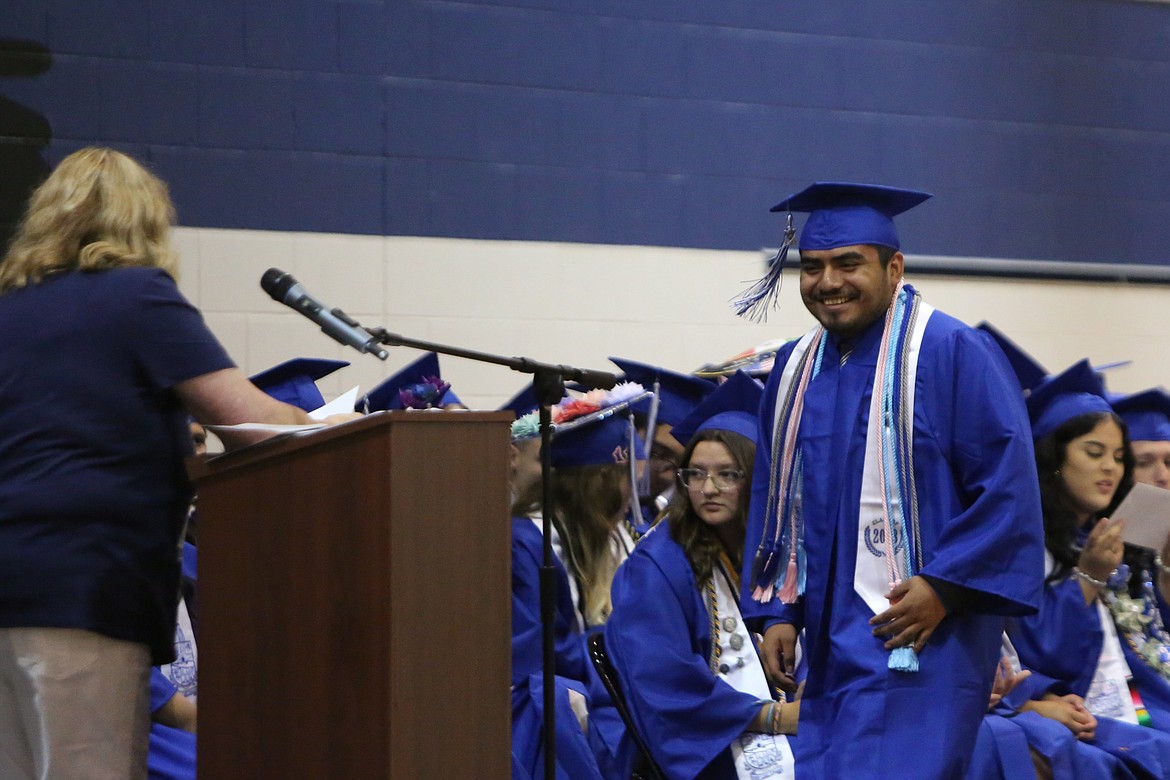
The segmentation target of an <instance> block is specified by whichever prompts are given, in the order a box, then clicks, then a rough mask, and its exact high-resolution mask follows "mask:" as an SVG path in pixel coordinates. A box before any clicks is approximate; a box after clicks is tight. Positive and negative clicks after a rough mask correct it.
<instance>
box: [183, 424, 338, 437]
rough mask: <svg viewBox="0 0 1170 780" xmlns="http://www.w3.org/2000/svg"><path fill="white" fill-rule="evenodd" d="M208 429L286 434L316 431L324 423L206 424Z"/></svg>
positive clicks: (213, 431)
mask: <svg viewBox="0 0 1170 780" xmlns="http://www.w3.org/2000/svg"><path fill="white" fill-rule="evenodd" d="M203 427H205V428H206V429H207V430H209V431H211V432H212V433H214V434H216V435H217V436H218V435H219V434H220V432H221V431H226V432H228V433H230V432H232V431H260V432H263V433H272V434H286V433H301V432H302V431H315V430H317V429H318V428H324V427H325V424H324V423H311V424H309V425H276V424H273V423H239V424H237V425H205V426H203Z"/></svg>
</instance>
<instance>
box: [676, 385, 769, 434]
mask: <svg viewBox="0 0 1170 780" xmlns="http://www.w3.org/2000/svg"><path fill="white" fill-rule="evenodd" d="M763 396H764V386H763V385H761V384H760V383H759V381H757V380H756V379H753V378H752V377H751V375H749V374H747V373H745V372H743V371H736V372H735V373H734V374H732V375H731V378H730V379H728V380H727V381H726V382H724V383H723V384H721V385H719V387H717V388H716V389H715V392H713V393H711V395H709V396H707V397H706V398H705V399H703V402H702V403H701V404H699V405H698V406H697V407H695V409H694V411H692V412H691V413H690V414H688V415H687V416H686V418H685V419H683V420H682V421H680V422H679V424H678V425H676V426H674V429H673V430H672V431H671V433H672V434H673V435H674V437H675V438H676V439H678V440H679V441H680V442H682V443H683V444H687V443H688V442H690V440H691V438H692V437H693V436H694V435H695V434H696V433H699V432H700V431H706V430H711V429H718V430H723V431H731V432H732V433H738V434H740V435H741V436H746V437H747V438H749V439H751V440H753V441H754V440H755V438H756V430H757V428H758V427H759V410H760V399H761V398H763Z"/></svg>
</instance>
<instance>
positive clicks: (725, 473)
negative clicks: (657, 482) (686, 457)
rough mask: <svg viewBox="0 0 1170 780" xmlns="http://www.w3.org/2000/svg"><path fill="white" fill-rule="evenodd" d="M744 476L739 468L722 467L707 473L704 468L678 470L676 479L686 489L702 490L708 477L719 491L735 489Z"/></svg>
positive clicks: (745, 475) (740, 483) (741, 482)
mask: <svg viewBox="0 0 1170 780" xmlns="http://www.w3.org/2000/svg"><path fill="white" fill-rule="evenodd" d="M746 477H747V474H745V473H744V472H742V471H740V470H739V469H723V470H722V471H716V472H715V473H714V474H711V473H708V471H707V470H706V469H679V470H678V479H679V481H680V482H682V483H683V484H684V485H686V486H687V489H688V490H702V489H703V486H704V485H706V484H707V480H708V479H710V480H711V481H712V482H714V483H715V488H716V489H717V490H719V491H720V492H726V491H728V490H735V489H736V488H738V487H739V486H740V485H742V484H743V481H744V479H745V478H746Z"/></svg>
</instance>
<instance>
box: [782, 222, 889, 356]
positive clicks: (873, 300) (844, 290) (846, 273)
mask: <svg viewBox="0 0 1170 780" xmlns="http://www.w3.org/2000/svg"><path fill="white" fill-rule="evenodd" d="M886 251H888V250H886ZM882 256H883V255H881V254H879V252H878V248H877V247H874V246H870V245H864V244H863V245H858V246H843V247H840V248H837V249H824V250H804V251H801V253H800V295H801V298H803V299H804V305H805V307H807V308H808V310H809V313H811V314H812V315H813V316H814V317H816V319H817V321H818V322H820V323H821V325H823V326H824V327H825V329H826V330H828V331H829V332H830V333H833V334H834V335H836V336H839V337H843V338H851V337H853V336H856V335H858V334H860V333H861V332H862V331H863V330H865V329H866V328H867V327H868V326H869V325H870V324H871V323H872V322H874V321H875V320H877V319H878V318H879V317H881V316H882V315H883V314H884V313H885V311H886V309H887V308H888V307H889V305H890V301H891V299H892V298H893V294H894V290H895V289H896V288H897V285H898V281H899V280H900V279H901V278H902V262H903V258H902V254H901V253H900V252H893V254H892V255H889V256H888V259H887V262H886V263H885V264H884V265H883V263H882Z"/></svg>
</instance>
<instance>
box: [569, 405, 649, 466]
mask: <svg viewBox="0 0 1170 780" xmlns="http://www.w3.org/2000/svg"><path fill="white" fill-rule="evenodd" d="M626 387H627V388H628V387H629V386H626ZM620 388H621V386H619V388H618V389H620ZM652 395H653V394H652V393H650V392H649V391H646V390H642V389H641V388H638V392H636V393H634V394H633V395H629V396H627V397H626V398H624V400H621V401H618V402H616V403H605V402H603V403H605V405H603V406H602V408H601V409H599V410H598V411H595V412H590V413H589V414H584V415H581V416H580V417H576V418H573V419H571V420H568V421H566V422H562V423H558V424H557V425H556V426H555V427H554V429H553V441H552V464H553V466H556V467H558V468H565V467H572V466H596V465H601V464H605V463H630V462H631V461H634V460H643V459H645V457H646V448H645V444H644V443H643V441H642V438H641V437H640V436H638V435H637V433H636V432H635V430H634V422H633V415H634V413H635V411H636V410H637V409H638V408H640V407H642V406H644V405H645V404H646V403H648V402H649V401H650V399H651V398H652Z"/></svg>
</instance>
